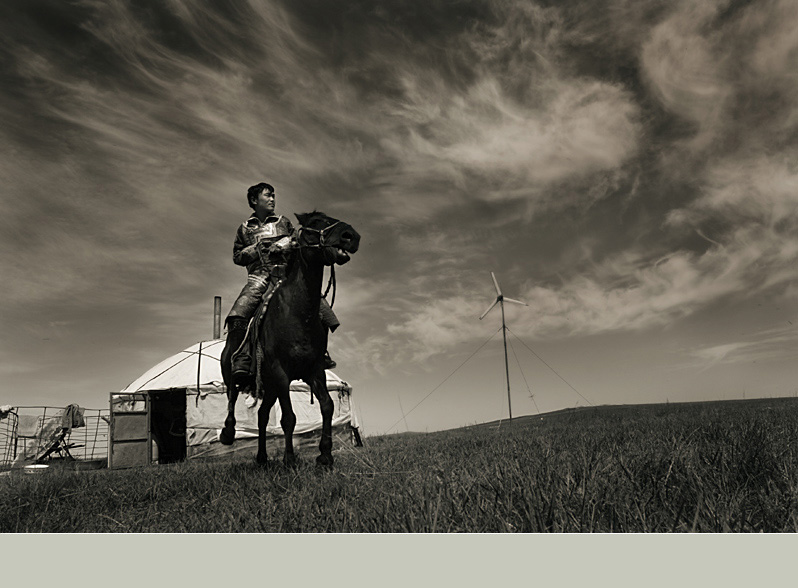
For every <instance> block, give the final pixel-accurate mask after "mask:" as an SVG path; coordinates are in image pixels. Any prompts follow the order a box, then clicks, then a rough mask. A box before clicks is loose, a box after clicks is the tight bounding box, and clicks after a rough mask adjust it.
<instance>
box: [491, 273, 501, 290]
mask: <svg viewBox="0 0 798 588" xmlns="http://www.w3.org/2000/svg"><path fill="white" fill-rule="evenodd" d="M490 277H491V278H493V285H494V286H496V296H501V295H502V291H501V288H499V282H497V281H496V276H495V275H493V272H490Z"/></svg>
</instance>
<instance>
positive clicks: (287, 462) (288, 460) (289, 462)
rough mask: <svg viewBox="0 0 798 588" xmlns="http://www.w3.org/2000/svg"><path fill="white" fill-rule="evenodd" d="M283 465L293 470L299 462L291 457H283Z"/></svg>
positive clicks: (294, 457)
mask: <svg viewBox="0 0 798 588" xmlns="http://www.w3.org/2000/svg"><path fill="white" fill-rule="evenodd" d="M283 465H284V466H285V467H287V468H289V469H292V470H295V469H296V468H297V466H298V465H299V460H298V459H297V458H296V456H293V455H292V456H291V457H284V458H283Z"/></svg>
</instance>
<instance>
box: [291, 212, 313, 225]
mask: <svg viewBox="0 0 798 588" xmlns="http://www.w3.org/2000/svg"><path fill="white" fill-rule="evenodd" d="M294 216H295V217H296V220H298V221H299V224H300V225H302V226H304V225H305V220H306V219H307V218H308V216H310V215H309V214H308V213H304V214H298V213H294Z"/></svg>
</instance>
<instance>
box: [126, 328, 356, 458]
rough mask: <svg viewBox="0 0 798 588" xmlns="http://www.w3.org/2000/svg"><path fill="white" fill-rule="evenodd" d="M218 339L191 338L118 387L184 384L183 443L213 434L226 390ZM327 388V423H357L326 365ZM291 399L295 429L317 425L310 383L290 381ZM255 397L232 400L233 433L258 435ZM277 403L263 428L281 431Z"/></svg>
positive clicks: (346, 392) (347, 395) (344, 389)
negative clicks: (188, 344) (183, 346)
mask: <svg viewBox="0 0 798 588" xmlns="http://www.w3.org/2000/svg"><path fill="white" fill-rule="evenodd" d="M224 343H225V342H224V340H223V339H215V340H212V341H203V342H200V343H197V344H196V345H193V346H191V347H189V348H188V349H185V350H183V351H181V352H180V353H177V354H175V355H173V356H172V357H169V358H168V359H165V360H164V361H162V362H160V363H159V364H158V365H156V366H154V367H153V368H151V369H150V370H148V371H147V372H145V373H144V374H142V375H141V376H140V377H139V378H137V379H136V380H135V381H134V382H132V383H131V384H130V385H128V386H127V387H126V388H125V389H124V390H122V391H121V393H131V392H139V391H146V390H168V389H171V388H183V389H185V390H186V444H187V445H188V446H189V447H192V446H197V445H202V444H205V443H212V442H215V441H217V440H218V437H219V432H220V430H221V428H222V426H223V425H224V419H225V417H226V416H227V394H226V393H225V386H224V383H223V380H222V370H221V366H220V363H219V357H220V355H221V353H222V350H223V349H224ZM327 389H328V391H329V392H330V396H331V398H332V400H333V404H334V405H335V412H334V413H333V427H338V426H341V425H351V426H352V427H358V423H357V419H356V417H355V411H354V406H353V404H352V398H351V392H352V388H351V387H350V386H349V384H347V383H346V382H345V381H343V380H341V378H339V377H338V376H337V375H335V374H334V373H333V372H331V371H329V370H327ZM291 405H292V408H293V410H294V413H295V414H296V417H297V423H296V429H295V431H294V433H295V434H297V435H301V434H303V433H307V432H310V431H315V430H320V429H321V411H320V410H319V405H318V402H317V401H315V399H314V403H313V404H312V405H311V404H310V388H309V387H308V385H307V384H305V383H304V382H302V381H294V382H291ZM259 406H260V401H257V400H256V399H255V398H253V397H251V396H249V395H247V394H244V395H241V396H240V397H239V399H238V402H237V403H236V421H237V423H236V438H237V439H239V438H241V439H245V438H252V437H257V436H258V415H257V411H258V407H259ZM280 417H281V411H280V405H279V402H276V403H275V405H274V407H273V408H272V410H271V413H270V415H269V425H268V427H267V429H266V431H267V433H268V434H271V435H282V434H283V431H282V429H281V428H280Z"/></svg>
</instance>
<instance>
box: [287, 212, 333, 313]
mask: <svg viewBox="0 0 798 588" xmlns="http://www.w3.org/2000/svg"><path fill="white" fill-rule="evenodd" d="M340 222H341V221H335V222H334V223H332V224H331V225H327V226H326V227H324V228H323V229H313V228H311V227H306V226H304V225H301V226H300V227H299V229H297V235H296V245H295V247H296V248H297V249H298V250H299V259H300V260H301V261H302V265H304V266H305V267H307V266H308V262H307V260H306V259H305V256H304V255H303V254H302V250H303V249H323V248H324V247H329V245H325V243H324V232H325V231H328V230H329V229H331V228H333V227H334V226H335V225H337V224H339V223H340ZM303 231H310V232H311V233H318V234H319V242H318V243H315V244H309V245H303V244H302V243H301V241H302V232H303ZM330 288H332V289H333V294H332V299H331V300H330V308H332V306H333V304H335V290H336V282H335V264H334V263H333V264H332V265H330V280H329V281H328V282H327V289H326V290H324V294H322V295H321V297H322V298H327V294H328V293H329V291H330Z"/></svg>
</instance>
